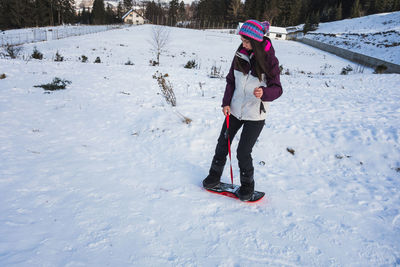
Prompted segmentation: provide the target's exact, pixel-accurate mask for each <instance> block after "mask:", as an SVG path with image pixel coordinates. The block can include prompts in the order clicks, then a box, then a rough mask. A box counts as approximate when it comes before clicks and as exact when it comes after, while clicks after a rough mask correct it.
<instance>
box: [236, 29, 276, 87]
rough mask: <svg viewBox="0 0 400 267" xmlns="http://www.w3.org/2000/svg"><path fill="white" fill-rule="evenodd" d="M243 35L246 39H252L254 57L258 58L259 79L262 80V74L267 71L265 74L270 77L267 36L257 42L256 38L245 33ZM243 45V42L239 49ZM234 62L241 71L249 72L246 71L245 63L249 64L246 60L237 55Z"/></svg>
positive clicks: (256, 67)
mask: <svg viewBox="0 0 400 267" xmlns="http://www.w3.org/2000/svg"><path fill="white" fill-rule="evenodd" d="M241 36H242V37H243V38H244V39H246V40H249V41H250V44H251V47H252V49H253V52H254V57H255V59H256V65H255V70H256V74H257V77H258V79H259V80H260V81H261V80H262V74H263V73H265V75H267V77H270V74H269V69H268V67H267V66H266V65H265V57H266V52H265V50H264V43H265V40H267V37H264V39H263V41H262V42H257V41H256V40H254V39H252V38H250V37H248V36H245V35H241ZM242 47H243V45H242V44H241V45H240V46H239V49H238V50H240V49H242ZM234 64H235V66H237V68H238V69H239V70H240V71H241V72H243V73H245V74H247V73H246V72H245V67H244V64H247V63H246V61H245V60H243V59H241V58H239V57H235V63H234Z"/></svg>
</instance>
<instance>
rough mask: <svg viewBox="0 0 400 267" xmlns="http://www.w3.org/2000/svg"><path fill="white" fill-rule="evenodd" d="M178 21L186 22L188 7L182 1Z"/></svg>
mask: <svg viewBox="0 0 400 267" xmlns="http://www.w3.org/2000/svg"><path fill="white" fill-rule="evenodd" d="M178 20H180V21H183V20H186V7H185V2H183V1H181V2H180V4H179V8H178Z"/></svg>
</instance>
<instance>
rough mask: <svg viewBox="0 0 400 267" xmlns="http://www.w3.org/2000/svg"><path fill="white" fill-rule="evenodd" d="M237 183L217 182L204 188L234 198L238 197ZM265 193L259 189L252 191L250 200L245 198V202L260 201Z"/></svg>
mask: <svg viewBox="0 0 400 267" xmlns="http://www.w3.org/2000/svg"><path fill="white" fill-rule="evenodd" d="M239 187H240V186H239V185H235V184H234V185H233V186H232V184H227V183H222V182H221V183H219V185H217V186H214V187H213V188H206V190H207V191H209V192H211V193H215V194H219V195H223V196H227V197H231V198H235V199H239V195H238V193H237V192H238V191H239ZM264 195H265V193H264V192H260V191H254V194H253V196H252V197H251V199H250V200H247V201H246V202H257V201H260V200H261V199H262V198H263V197H264Z"/></svg>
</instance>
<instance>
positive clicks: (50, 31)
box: [0, 25, 123, 46]
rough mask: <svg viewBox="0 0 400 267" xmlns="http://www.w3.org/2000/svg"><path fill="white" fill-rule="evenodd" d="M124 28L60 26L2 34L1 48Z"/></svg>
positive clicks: (0, 36)
mask: <svg viewBox="0 0 400 267" xmlns="http://www.w3.org/2000/svg"><path fill="white" fill-rule="evenodd" d="M121 27H123V26H122V25H96V26H60V27H52V28H39V29H24V30H14V31H8V32H7V31H5V32H3V33H0V46H6V45H21V44H26V43H35V42H42V41H49V40H58V39H62V38H67V37H70V36H79V35H85V34H91V33H96V32H103V31H108V30H113V29H118V28H121Z"/></svg>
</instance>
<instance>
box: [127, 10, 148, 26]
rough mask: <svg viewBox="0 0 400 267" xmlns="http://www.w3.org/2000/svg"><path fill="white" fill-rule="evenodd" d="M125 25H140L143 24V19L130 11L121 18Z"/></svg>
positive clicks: (135, 12)
mask: <svg viewBox="0 0 400 267" xmlns="http://www.w3.org/2000/svg"><path fill="white" fill-rule="evenodd" d="M122 20H123V22H124V23H125V24H133V25H141V24H144V22H145V19H144V18H143V17H142V16H141V15H140V14H139V13H138V12H137V11H135V10H133V9H131V10H129V11H128V12H126V14H125V15H123V16H122Z"/></svg>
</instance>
